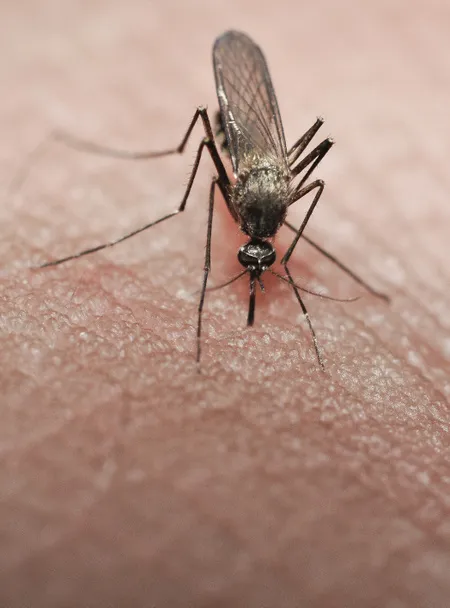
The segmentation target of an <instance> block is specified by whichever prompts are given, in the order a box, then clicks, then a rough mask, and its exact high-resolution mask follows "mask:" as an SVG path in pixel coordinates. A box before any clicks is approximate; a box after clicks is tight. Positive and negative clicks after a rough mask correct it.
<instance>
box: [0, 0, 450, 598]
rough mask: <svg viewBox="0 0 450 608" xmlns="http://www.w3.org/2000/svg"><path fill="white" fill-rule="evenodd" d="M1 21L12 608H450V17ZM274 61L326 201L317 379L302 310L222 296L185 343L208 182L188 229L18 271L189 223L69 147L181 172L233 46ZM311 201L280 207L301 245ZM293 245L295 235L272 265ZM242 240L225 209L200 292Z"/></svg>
mask: <svg viewBox="0 0 450 608" xmlns="http://www.w3.org/2000/svg"><path fill="white" fill-rule="evenodd" d="M262 4H264V3H261V2H258V3H257V2H251V1H250V0H244V1H240V2H238V1H237V0H235V1H232V2H227V3H223V4H222V3H211V4H210V3H201V2H192V3H189V6H190V7H191V9H190V11H188V10H187V8H180V4H179V3H178V2H175V1H174V0H168V1H166V2H164V3H156V2H146V1H144V0H141V1H134V2H127V3H123V2H107V1H106V0H98V1H97V2H92V1H91V0H89V1H88V0H82V1H79V2H74V1H73V2H72V1H64V2H61V1H60V0H58V1H57V0H46V2H44V3H39V5H38V4H37V3H33V2H31V0H23V1H22V2H20V3H7V2H3V3H2V5H1V8H0V28H1V35H0V40H1V44H2V48H3V52H2V53H0V62H1V73H2V81H3V94H2V101H1V103H0V132H1V134H2V136H1V141H0V180H1V181H0V185H1V186H2V189H3V192H4V193H5V196H4V202H3V203H2V205H1V208H0V220H1V226H2V236H1V242H0V247H1V259H2V274H1V277H0V321H1V326H0V331H1V334H0V337H1V347H0V370H1V371H0V381H1V390H2V397H1V400H0V403H1V419H2V423H1V425H0V457H1V466H0V538H1V539H2V540H1V543H0V605H2V606H8V608H12V607H16V606H17V607H21V608H23V607H24V606H32V607H33V608H39V607H43V608H44V607H45V608H53V607H55V608H56V607H58V608H59V607H62V606H77V607H88V606H95V607H96V608H99V607H103V606H104V607H110V606H145V607H149V606H155V607H158V608H159V607H164V606H170V607H171V608H174V607H178V606H180V607H186V606H195V607H206V606H215V607H219V606H223V607H226V606H227V607H228V606H233V607H239V606H245V607H247V608H248V607H255V608H256V607H257V608H259V607H262V606H273V607H276V608H283V607H298V606H309V607H322V606H324V607H327V608H328V607H330V608H333V607H335V606H336V607H344V606H345V607H353V606H355V607H358V608H366V607H372V606H373V607H377V608H380V607H386V608H403V607H408V608H410V607H416V606H417V607H427V608H431V607H433V608H443V607H444V606H448V598H449V593H450V582H449V580H450V579H449V576H448V573H449V571H450V527H449V510H450V491H449V485H450V468H449V447H448V446H449V437H448V425H449V418H450V416H449V395H450V381H449V369H450V307H449V295H448V286H449V284H450V271H449V264H448V259H449V254H450V247H449V239H448V226H449V220H450V205H449V196H450V194H449V192H450V177H449V175H450V172H449V168H448V162H447V159H448V142H449V137H448V134H449V133H450V118H449V112H448V108H449V106H450V86H449V84H450V83H449V73H450V70H449V66H448V40H449V35H450V32H449V25H448V24H449V23H450V8H449V6H448V4H446V3H443V2H442V3H439V2H429V1H427V2H425V1H422V2H414V1H413V2H410V1H408V2H407V1H406V0H398V1H397V2H394V3H392V1H391V0H381V1H380V0H377V1H375V0H373V1H370V2H366V3H364V5H363V4H361V6H359V5H357V3H355V2H350V0H348V1H347V2H338V3H337V2H334V1H332V0H318V1H317V2H314V3H309V4H307V5H303V3H299V2H292V3H289V2H282V3H281V5H280V3H276V5H275V4H274V3H270V4H269V3H268V4H267V5H264V6H262ZM230 26H232V27H237V28H239V29H241V30H243V31H246V32H248V33H249V34H250V35H251V36H252V37H253V38H254V39H255V40H256V41H258V42H259V43H260V44H261V45H262V46H263V48H264V51H265V53H266V56H267V57H268V61H269V66H270V68H271V73H272V76H273V79H274V83H275V85H276V90H277V94H278V98H279V103H280V107H281V113H282V116H283V119H284V126H285V131H286V134H287V140H288V145H291V144H292V143H293V141H294V140H295V139H296V138H298V137H299V135H300V134H301V133H302V132H303V131H304V130H306V129H307V128H308V127H309V126H310V125H311V124H312V122H313V121H314V120H315V117H316V115H317V114H319V113H323V114H324V115H325V117H326V123H325V126H324V127H322V129H321V132H319V137H318V138H317V139H316V140H315V141H316V142H317V143H318V142H319V141H320V140H321V139H323V138H324V137H326V136H327V135H328V134H330V133H331V134H332V135H333V136H334V138H335V139H336V141H337V144H336V146H335V147H334V148H333V149H332V151H331V152H330V153H329V154H328V155H327V157H326V159H325V160H324V162H323V163H322V164H321V165H320V168H319V169H318V171H316V174H315V175H316V176H317V177H322V178H323V179H325V180H326V182H327V186H326V188H325V193H324V195H323V197H322V199H321V201H320V204H319V207H318V208H317V210H316V212H315V214H314V216H313V218H312V220H311V223H310V225H309V226H308V234H309V235H310V236H312V237H314V238H316V240H317V241H318V242H319V243H320V244H322V245H323V246H325V247H327V248H328V249H329V250H330V251H331V252H332V253H334V254H335V255H337V256H338V257H339V259H341V260H342V261H343V262H345V263H347V264H348V265H349V266H350V267H351V268H352V269H353V270H355V271H356V272H358V273H360V274H362V275H364V276H365V278H366V279H367V280H368V281H369V282H370V283H371V284H373V285H374V286H375V287H377V288H379V289H380V290H383V291H385V292H387V293H388V294H390V295H391V297H392V303H391V304H390V305H386V304H384V303H383V302H382V301H379V300H377V299H376V298H373V297H371V296H369V295H366V294H365V293H364V292H363V291H362V290H361V289H360V288H359V287H358V286H357V285H356V284H354V283H353V282H352V281H351V280H350V279H348V278H347V277H345V275H343V274H342V273H341V272H340V271H339V270H338V269H336V268H334V267H333V266H332V265H331V264H330V263H329V262H327V261H326V260H324V259H323V258H321V257H320V256H319V255H318V254H317V253H315V252H314V251H312V250H311V248H310V247H308V245H307V244H305V243H303V244H300V245H299V247H298V250H297V251H296V253H295V254H294V256H293V257H294V262H293V264H292V272H293V274H294V276H295V277H296V278H297V280H298V281H300V282H301V284H304V285H307V286H309V287H310V288H316V289H317V288H320V286H325V287H326V289H327V293H330V294H332V295H336V296H340V297H352V296H355V295H363V296H364V297H362V298H361V299H360V300H358V301H357V302H354V303H344V304H339V303H334V302H327V301H324V300H320V299H318V298H314V297H312V296H306V297H305V302H306V304H307V306H308V308H309V310H310V312H311V318H312V320H313V323H314V326H315V328H316V331H317V334H318V339H319V343H320V345H321V348H322V352H323V354H324V358H325V363H326V372H325V373H322V372H321V371H320V369H319V368H318V365H317V362H316V360H315V358H314V351H313V348H312V345H311V338H310V335H309V334H308V331H307V328H306V326H305V323H304V321H303V320H302V317H301V314H300V310H299V307H298V304H297V302H296V301H295V300H294V297H293V296H292V294H291V293H290V292H289V290H288V288H287V286H285V285H283V284H280V282H279V281H277V280H276V279H274V278H268V279H267V280H266V291H267V293H266V294H265V296H264V297H262V296H261V294H260V293H258V296H257V297H258V300H257V310H256V325H255V327H254V328H252V329H246V328H245V319H246V314H247V304H248V285H247V283H246V282H245V280H244V279H243V280H242V281H241V282H239V283H237V284H235V285H234V286H230V287H228V288H226V289H224V290H222V291H217V292H213V293H211V294H209V295H208V298H207V306H206V312H205V316H204V338H205V339H204V343H203V358H202V367H201V373H200V374H199V373H197V368H196V365H195V361H194V355H195V324H196V307H197V300H198V294H196V290H198V289H199V287H200V282H201V269H202V266H203V253H204V243H205V230H206V210H207V196H208V188H209V180H210V177H211V174H212V167H211V163H210V161H209V160H208V159H207V158H206V157H205V159H204V161H202V168H201V170H200V174H199V178H198V182H196V185H195V186H194V190H193V192H192V197H191V199H190V200H189V203H188V207H187V211H186V213H185V214H184V215H183V216H181V217H178V218H175V219H173V220H170V221H169V222H167V223H166V224H165V225H161V226H159V227H157V228H155V229H153V230H151V231H150V232H147V233H144V234H142V235H140V236H138V237H136V238H134V239H133V240H130V241H128V242H127V243H124V244H122V245H120V246H118V247H116V248H115V249H113V250H110V251H109V252H105V253H101V254H96V255H94V256H91V257H90V258H89V259H85V260H79V261H77V262H72V263H70V264H67V265H63V266H60V267H58V268H54V269H46V270H42V271H39V272H36V271H29V270H27V269H26V267H27V266H30V265H32V264H37V263H42V262H44V261H46V260H48V259H50V258H56V257H59V256H63V255H67V254H70V253H74V252H76V251H78V250H79V249H80V248H83V247H88V246H91V245H96V244H98V243H101V242H103V241H105V240H108V239H112V238H115V237H119V236H121V235H122V234H124V233H125V232H127V231H129V230H132V229H133V228H135V227H139V226H140V225H142V224H145V223H146V222H148V221H150V220H151V219H153V218H154V219H156V218H157V217H159V216H160V215H163V214H164V213H167V212H169V211H171V210H172V209H174V208H176V207H177V205H178V204H179V201H180V200H181V196H182V193H183V187H184V186H183V185H184V184H185V183H186V181H187V174H188V171H189V166H190V165H191V164H192V161H193V157H194V154H195V149H196V146H197V145H198V142H199V141H200V138H201V137H202V132H201V129H200V127H198V129H197V130H196V132H195V135H194V137H193V140H192V142H191V143H190V145H189V147H188V150H187V151H186V153H185V155H184V157H183V158H170V159H162V160H155V161H152V162H148V163H127V162H123V161H122V162H121V161H117V160H111V159H105V158H99V157H94V156H91V155H87V154H86V155H83V154H80V153H77V152H74V151H71V150H67V149H64V148H62V147H61V146H59V147H58V146H57V145H51V146H48V147H47V148H46V149H45V150H43V151H42V154H39V155H37V156H36V157H35V158H34V160H33V162H32V167H31V170H30V173H29V176H28V179H27V181H26V183H25V184H23V187H22V188H21V189H20V191H19V192H16V193H14V194H13V193H11V192H10V193H8V184H9V182H10V180H11V178H12V177H13V176H14V175H16V174H17V171H19V170H20V168H21V167H23V165H24V163H26V159H27V155H28V154H29V153H30V151H31V150H32V149H33V148H35V146H36V145H37V144H38V143H39V142H40V141H42V140H43V139H44V138H45V136H46V135H47V134H48V133H49V131H50V130H51V129H52V128H54V127H64V128H65V129H67V130H69V131H70V132H72V133H75V134H77V135H79V136H83V137H86V138H89V139H92V140H94V141H99V142H102V143H104V144H108V145H111V146H120V147H126V148H130V149H143V148H145V147H148V148H150V149H164V148H166V147H169V146H172V145H176V144H177V143H178V142H179V141H180V139H181V136H182V134H183V132H184V131H185V129H186V127H187V124H188V121H189V119H190V117H191V116H192V114H193V112H194V110H195V108H196V106H197V105H198V104H209V107H210V110H211V111H214V110H215V109H216V100H215V97H214V86H213V76H212V68H211V60H210V52H211V47H212V43H213V40H214V38H215V36H216V35H218V34H219V33H221V32H222V31H223V30H225V29H226V28H228V27H230ZM305 211H306V202H302V203H300V204H299V205H298V206H296V207H295V208H292V209H291V212H290V216H289V217H290V220H291V221H292V222H294V223H296V224H297V225H299V224H300V222H301V219H302V217H303V214H304V213H305ZM289 238H290V234H289V233H288V231H281V232H280V235H279V238H278V239H277V242H276V246H277V249H278V250H279V251H280V254H279V258H280V257H281V252H282V251H284V250H285V248H286V247H288V245H289ZM242 242H243V239H242V236H241V235H239V233H238V231H237V229H236V227H235V226H234V224H233V222H232V221H231V220H230V218H229V217H228V215H227V212H226V209H225V205H224V204H223V201H222V200H221V199H220V197H217V204H216V213H215V218H214V246H213V273H212V278H211V284H214V282H215V283H216V284H217V283H218V282H220V281H222V280H225V279H227V278H229V277H231V276H233V275H234V274H236V272H237V270H238V264H237V261H236V251H237V248H238V246H239V244H240V243H242Z"/></svg>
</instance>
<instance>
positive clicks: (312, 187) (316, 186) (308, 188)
mask: <svg viewBox="0 0 450 608" xmlns="http://www.w3.org/2000/svg"><path fill="white" fill-rule="evenodd" d="M324 188H325V182H324V181H323V180H321V179H316V180H315V181H314V182H311V183H310V184H308V185H307V186H305V187H304V188H302V189H301V190H297V192H296V198H295V200H296V201H298V200H299V199H300V198H302V197H303V196H305V195H306V194H308V193H309V192H311V191H312V190H316V189H317V192H316V194H315V196H314V199H313V202H312V203H311V205H310V206H309V209H308V211H307V212H306V215H305V218H304V220H303V222H302V225H301V226H300V228H299V229H298V230H297V234H296V235H295V237H294V240H293V241H292V243H291V246H290V247H289V249H288V250H287V251H286V253H285V254H284V256H283V258H282V260H281V263H282V264H283V266H284V265H285V264H287V263H288V262H289V258H290V257H291V255H292V252H293V251H294V249H295V247H296V245H297V243H298V241H299V239H300V237H301V236H302V234H303V231H304V229H305V227H306V224H307V223H308V221H309V218H310V217H311V215H312V213H313V211H314V209H315V207H316V205H317V203H318V202H319V199H320V197H321V196H322V192H323V189H324Z"/></svg>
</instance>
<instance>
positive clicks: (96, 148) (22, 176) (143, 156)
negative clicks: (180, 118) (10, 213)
mask: <svg viewBox="0 0 450 608" xmlns="http://www.w3.org/2000/svg"><path fill="white" fill-rule="evenodd" d="M199 117H200V118H201V119H202V121H203V126H204V129H205V133H206V137H207V139H210V140H211V142H214V135H213V132H212V129H211V123H210V120H209V117H208V113H207V110H206V108H204V107H202V106H199V107H198V108H197V109H196V111H195V113H194V116H193V117H192V120H191V122H190V123H189V126H188V128H187V131H186V133H185V134H184V136H183V138H182V140H181V142H180V143H179V144H178V146H176V147H175V148H168V149H167V150H160V151H147V150H144V151H140V152H136V151H130V150H121V149H115V148H110V147H108V146H103V145H101V144H97V143H94V142H92V141H88V140H84V139H81V138H78V137H76V136H74V135H71V134H70V133H67V132H66V131H63V130H61V129H55V130H54V131H52V132H51V133H50V134H49V135H48V136H47V137H46V138H45V139H44V140H43V141H41V142H40V143H39V144H38V145H37V146H36V148H35V149H34V150H33V151H32V152H31V153H30V155H29V157H28V159H27V161H26V162H25V164H24V165H23V166H22V167H21V168H20V169H19V171H18V172H17V174H16V175H15V176H14V177H13V179H12V180H11V182H10V185H9V187H8V188H7V196H8V197H11V196H12V195H13V194H14V193H15V192H17V191H18V190H19V189H20V188H21V187H22V186H23V184H24V182H25V181H26V179H27V177H28V175H29V173H30V169H31V167H32V166H33V164H34V162H35V161H36V160H37V158H38V157H39V156H41V155H42V154H43V152H44V150H45V149H47V148H48V147H49V145H50V144H51V143H52V142H57V143H61V144H63V145H65V146H67V147H69V148H71V149H73V150H78V151H80V152H88V153H90V154H97V155H100V156H109V157H111V158H118V159H123V160H150V159H152V158H159V157H163V156H169V155H171V154H181V153H182V152H184V149H185V148H186V144H187V142H188V140H189V137H190V135H191V133H192V130H193V128H194V127H195V125H196V123H197V121H198V119H199ZM216 157H217V158H218V159H219V160H218V161H217V158H215V159H213V160H214V162H215V164H216V165H217V163H218V162H219V163H220V165H221V170H220V171H219V177H220V178H221V179H222V180H223V179H224V174H225V175H226V171H225V169H224V168H223V164H222V162H221V161H220V158H219V156H218V154H216ZM224 183H226V181H225V182H224ZM221 189H222V188H221Z"/></svg>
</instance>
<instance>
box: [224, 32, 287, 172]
mask: <svg viewBox="0 0 450 608" xmlns="http://www.w3.org/2000/svg"><path fill="white" fill-rule="evenodd" d="M213 63H214V74H215V77H216V88H217V96H218V98H219V105H220V112H221V114H222V122H223V126H224V129H225V135H226V138H227V142H228V147H229V151H230V156H231V162H232V163H233V170H234V173H235V174H238V172H239V163H240V162H241V161H243V160H244V159H245V158H246V157H248V156H249V155H255V154H256V155H258V156H259V157H267V156H268V157H272V158H273V159H274V160H276V161H277V162H278V164H279V163H280V161H282V162H283V163H285V164H287V160H286V158H287V152H286V140H285V138H284V131H283V125H282V123H281V117H280V111H279V109H278V103H277V98H276V97H275V91H274V90H273V85H272V81H271V79H270V74H269V70H268V68H267V63H266V60H265V58H264V55H263V53H262V51H261V49H260V48H259V46H257V45H256V44H255V43H254V42H253V40H251V39H250V38H249V37H248V36H246V35H245V34H242V33H240V32H235V31H232V30H231V31H229V32H225V34H222V36H220V37H219V38H217V40H216V42H215V43H214V48H213Z"/></svg>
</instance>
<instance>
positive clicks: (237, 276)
mask: <svg viewBox="0 0 450 608" xmlns="http://www.w3.org/2000/svg"><path fill="white" fill-rule="evenodd" d="M246 272H248V270H247V269H245V270H243V271H242V272H240V273H239V274H238V275H236V276H235V277H233V278H232V279H229V280H228V281H225V283H220V285H213V287H208V289H207V290H206V291H216V290H217V289H222V287H228V285H231V284H232V283H234V282H235V281H237V280H238V279H240V278H241V277H243V276H244V274H245V273H246Z"/></svg>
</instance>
